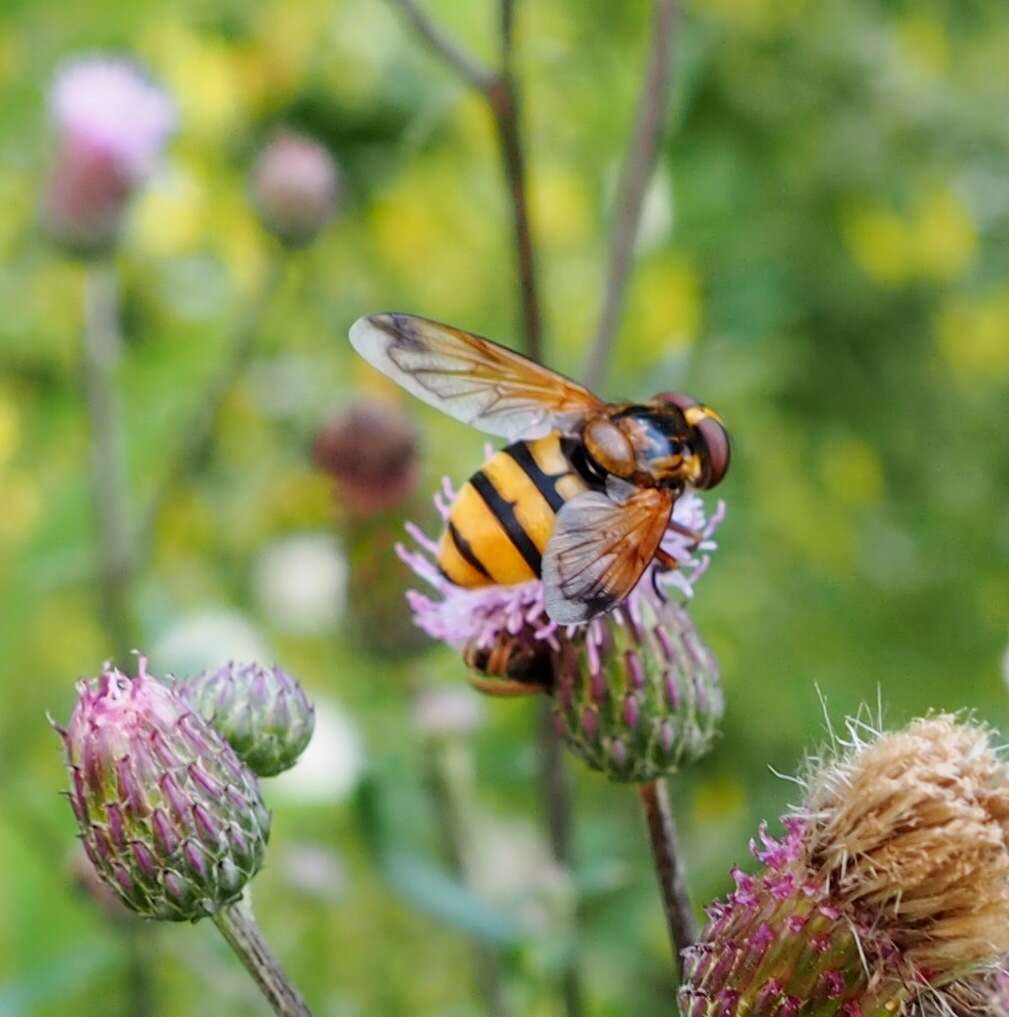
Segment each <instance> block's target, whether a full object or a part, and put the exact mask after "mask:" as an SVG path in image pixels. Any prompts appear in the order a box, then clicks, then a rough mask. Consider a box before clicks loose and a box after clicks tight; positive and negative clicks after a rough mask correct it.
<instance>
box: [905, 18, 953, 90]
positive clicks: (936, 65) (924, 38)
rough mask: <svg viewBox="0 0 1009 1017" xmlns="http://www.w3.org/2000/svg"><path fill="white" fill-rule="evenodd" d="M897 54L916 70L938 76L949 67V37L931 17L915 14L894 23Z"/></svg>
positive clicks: (944, 28) (940, 23)
mask: <svg viewBox="0 0 1009 1017" xmlns="http://www.w3.org/2000/svg"><path fill="white" fill-rule="evenodd" d="M896 34H897V47H898V51H899V53H900V55H901V56H902V57H903V58H904V59H905V60H906V61H907V62H908V63H909V64H911V66H913V67H914V68H915V69H916V70H918V71H920V72H922V73H923V74H927V75H930V76H932V77H939V76H940V75H942V74H943V73H944V72H945V71H946V70H947V68H948V67H949V34H948V33H947V31H946V26H945V25H944V24H943V23H942V22H941V21H940V20H939V19H938V18H935V17H932V16H931V15H929V14H926V13H924V12H921V11H915V12H913V13H911V14H908V15H906V16H904V17H902V18H900V19H899V20H898V21H897V25H896Z"/></svg>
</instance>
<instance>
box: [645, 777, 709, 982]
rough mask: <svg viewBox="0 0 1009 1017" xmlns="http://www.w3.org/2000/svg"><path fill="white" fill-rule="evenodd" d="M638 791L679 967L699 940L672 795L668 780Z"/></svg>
mask: <svg viewBox="0 0 1009 1017" xmlns="http://www.w3.org/2000/svg"><path fill="white" fill-rule="evenodd" d="M638 790H639V792H640V794H641V802H642V804H643V805H644V808H645V819H646V821H647V823H648V834H649V838H650V840H651V845H652V858H653V859H654V861H655V874H656V876H657V878H658V881H659V890H660V891H661V893H662V906H663V910H664V911H665V916H666V929H667V931H668V933H669V942H670V945H671V946H672V948H673V957H674V958H675V961H676V964H677V967H678V968H679V966H680V964H681V961H680V957H681V954H682V952H683V951H684V950H685V949H686V948H687V947H688V946H691V945H692V944H693V942H694V940H695V939H696V938H697V928H696V925H695V923H694V911H693V908H692V906H691V904H690V896H689V894H688V892H687V883H686V873H685V870H684V865H683V860H682V856H681V854H680V849H679V845H678V844H677V840H676V824H675V823H674V822H673V813H672V809H671V808H670V807H669V792H668V790H667V789H666V782H665V781H664V780H654V781H651V782H650V783H648V784H640V785H639V786H638Z"/></svg>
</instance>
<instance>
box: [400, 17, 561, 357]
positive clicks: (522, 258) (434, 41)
mask: <svg viewBox="0 0 1009 1017" xmlns="http://www.w3.org/2000/svg"><path fill="white" fill-rule="evenodd" d="M390 2H391V3H394V4H395V5H396V6H397V7H398V8H399V9H400V10H401V11H402V12H403V15H404V17H405V18H406V19H407V20H408V21H409V22H410V24H412V25H413V27H414V29H415V30H416V32H417V34H418V35H419V36H420V37H421V38H422V39H423V40H424V41H425V42H426V43H427V45H428V48H429V49H430V50H431V51H432V52H433V53H434V54H435V55H436V56H438V57H440V58H441V59H442V60H443V61H444V62H445V63H446V64H447V65H448V66H449V67H451V68H452V69H453V70H454V71H455V73H456V74H457V75H458V76H459V77H460V78H461V79H462V81H463V82H464V83H465V84H466V85H468V86H469V87H471V88H474V89H476V90H477V91H478V92H480V93H481V94H482V95H483V96H484V98H485V99H486V100H487V103H488V105H489V107H490V110H491V113H492V114H493V116H494V124H495V127H496V128H497V133H498V140H499V143H500V146H501V165H502V169H503V171H504V176H505V183H506V186H507V190H508V198H509V201H510V204H511V213H512V230H513V235H514V240H515V262H516V274H517V277H518V288H519V302H520V305H521V308H522V332H523V336H524V339H525V351H526V353H527V354H528V355H529V356H530V357H532V358H533V360H540V359H542V356H543V348H542V347H543V340H542V333H543V322H542V315H541V312H540V301H539V285H538V282H537V272H536V255H535V248H534V244H533V238H532V225H531V222H530V217H529V198H528V188H527V185H526V159H525V149H524V146H523V143H522V130H521V119H520V103H519V96H518V87H517V85H516V82H515V77H514V74H513V73H512V56H513V39H514V20H515V11H514V7H515V4H514V0H501V18H500V31H501V69H500V71H498V72H497V73H495V72H493V71H491V70H489V69H488V68H486V67H484V66H483V65H482V64H481V63H480V62H479V61H478V60H476V59H475V58H474V57H472V56H471V55H470V54H469V53H467V52H466V51H465V50H463V49H462V48H461V47H460V46H459V44H458V43H457V42H455V40H454V39H452V38H451V37H450V36H449V35H448V34H447V33H446V32H445V31H444V29H442V28H441V27H440V26H439V25H437V24H436V23H435V22H434V21H433V20H432V19H431V17H430V16H429V15H428V14H427V13H426V12H425V11H424V10H423V8H421V7H420V6H419V5H418V4H417V2H416V0H390Z"/></svg>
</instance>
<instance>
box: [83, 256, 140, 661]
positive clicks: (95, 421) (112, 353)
mask: <svg viewBox="0 0 1009 1017" xmlns="http://www.w3.org/2000/svg"><path fill="white" fill-rule="evenodd" d="M121 348H122V336H121V334H120V329H119V287H118V283H117V279H116V272H115V268H114V267H113V266H112V265H111V264H104V263H103V264H98V265H94V266H92V267H90V268H89V269H88V270H87V274H86V275H85V278H84V335H83V373H84V388H85V394H86V397H87V410H88V419H89V424H90V430H91V487H92V499H93V501H94V512H95V523H96V526H97V531H98V572H99V586H100V590H99V598H100V610H101V616H102V624H103V626H104V628H105V631H106V633H107V635H108V638H109V641H110V643H111V653H112V655H113V657H114V659H115V661H116V663H117V664H118V665H119V666H120V667H124V668H125V667H126V665H127V664H128V658H129V654H130V651H131V650H132V649H133V645H134V639H133V620H132V616H131V612H130V602H129V587H130V579H131V573H132V568H133V562H132V552H131V547H130V528H129V517H128V515H127V506H128V504H129V498H128V496H127V486H126V432H125V426H124V423H123V407H122V398H121V395H120V392H119V385H118V373H119V361H120V355H121Z"/></svg>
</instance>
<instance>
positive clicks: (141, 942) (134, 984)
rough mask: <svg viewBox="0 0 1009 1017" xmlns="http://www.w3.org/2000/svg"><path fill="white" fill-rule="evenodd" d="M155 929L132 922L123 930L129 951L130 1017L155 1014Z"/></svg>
mask: <svg viewBox="0 0 1009 1017" xmlns="http://www.w3.org/2000/svg"><path fill="white" fill-rule="evenodd" d="M153 934H154V932H153V929H151V928H148V927H147V926H145V925H143V924H142V923H140V922H136V921H134V922H131V923H130V925H129V926H128V927H127V928H124V929H123V939H124V941H125V944H126V951H127V955H126V956H127V967H126V978H127V992H128V993H129V1015H130V1017H151V1015H152V1014H153V1013H154V985H153V979H152V978H151V946H152V942H151V937H152V936H153Z"/></svg>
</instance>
